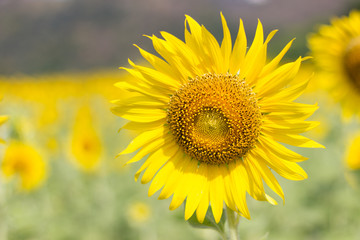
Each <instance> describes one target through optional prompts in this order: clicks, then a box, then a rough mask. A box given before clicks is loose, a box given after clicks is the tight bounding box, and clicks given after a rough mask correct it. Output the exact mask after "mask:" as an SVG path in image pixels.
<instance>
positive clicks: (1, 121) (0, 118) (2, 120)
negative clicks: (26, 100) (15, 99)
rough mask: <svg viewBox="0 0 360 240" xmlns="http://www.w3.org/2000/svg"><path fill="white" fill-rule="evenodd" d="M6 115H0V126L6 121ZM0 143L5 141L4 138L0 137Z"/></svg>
mask: <svg viewBox="0 0 360 240" xmlns="http://www.w3.org/2000/svg"><path fill="white" fill-rule="evenodd" d="M7 119H8V117H7V116H0V126H1V125H3V124H4V123H5V122H6V121H7ZM0 143H5V141H4V139H2V138H0Z"/></svg>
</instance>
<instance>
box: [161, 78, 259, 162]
mask: <svg viewBox="0 0 360 240" xmlns="http://www.w3.org/2000/svg"><path fill="white" fill-rule="evenodd" d="M167 113H168V117H167V121H168V124H169V128H170V131H171V133H172V134H173V135H174V137H175V139H176V141H177V143H178V144H179V145H180V146H181V147H182V148H183V150H184V151H185V153H186V154H188V155H190V156H191V157H193V158H195V159H197V160H198V161H200V162H205V163H208V164H224V163H225V164H226V163H229V162H231V161H233V160H235V159H239V158H241V157H242V156H244V155H245V154H246V153H247V152H248V151H249V150H250V149H251V148H253V147H254V145H255V143H256V140H257V138H258V136H259V133H260V128H261V112H260V108H259V107H258V105H257V100H256V96H255V93H254V92H253V91H252V89H251V88H250V87H249V86H248V85H247V84H246V83H245V81H243V80H241V79H239V78H238V76H236V75H235V76H233V75H229V74H227V75H223V74H205V75H203V76H197V77H195V78H193V79H190V80H189V82H188V83H186V84H184V85H182V86H181V88H180V89H179V90H178V91H177V92H175V94H174V95H173V96H171V98H170V102H169V108H168V112H167Z"/></svg>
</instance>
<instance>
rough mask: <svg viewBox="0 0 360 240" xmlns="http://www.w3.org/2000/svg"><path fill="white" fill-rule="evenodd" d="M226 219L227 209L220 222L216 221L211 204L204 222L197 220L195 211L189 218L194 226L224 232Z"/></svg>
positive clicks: (189, 221)
mask: <svg viewBox="0 0 360 240" xmlns="http://www.w3.org/2000/svg"><path fill="white" fill-rule="evenodd" d="M225 221H226V211H225V209H224V211H223V214H222V216H221V219H220V221H219V223H216V222H215V219H214V216H213V214H212V210H211V206H210V207H209V208H208V210H207V212H206V215H205V219H204V222H203V223H200V222H199V221H198V220H197V218H196V214H195V213H194V214H193V215H192V216H191V217H190V218H189V220H188V221H187V222H188V223H189V224H190V225H191V226H192V227H194V228H210V229H214V230H216V231H218V232H220V233H224V228H225Z"/></svg>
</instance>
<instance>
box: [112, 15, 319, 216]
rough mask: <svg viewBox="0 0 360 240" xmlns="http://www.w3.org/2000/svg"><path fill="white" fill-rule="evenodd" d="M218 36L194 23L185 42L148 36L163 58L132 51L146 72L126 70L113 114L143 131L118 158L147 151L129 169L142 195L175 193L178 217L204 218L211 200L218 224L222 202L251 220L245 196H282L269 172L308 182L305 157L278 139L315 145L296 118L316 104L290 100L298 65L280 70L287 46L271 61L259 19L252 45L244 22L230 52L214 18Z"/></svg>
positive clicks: (298, 88)
mask: <svg viewBox="0 0 360 240" xmlns="http://www.w3.org/2000/svg"><path fill="white" fill-rule="evenodd" d="M221 21H222V26H223V34H224V38H223V40H222V43H221V45H220V46H219V44H218V42H217V41H216V39H215V37H214V36H213V35H212V34H211V33H210V32H209V31H208V30H207V29H206V28H205V27H204V26H200V25H199V24H198V23H197V22H196V21H195V20H194V19H193V18H191V17H190V16H186V19H185V42H183V41H181V40H179V39H178V38H176V37H174V36H173V35H171V34H169V33H167V32H161V35H162V37H163V38H164V39H160V38H157V37H156V36H149V38H150V39H151V40H152V42H153V46H154V48H155V50H156V51H157V52H158V53H159V54H160V55H161V56H162V58H163V59H164V60H163V59H161V58H159V57H157V56H155V55H152V54H150V53H148V52H146V51H144V50H143V49H141V48H139V50H140V53H141V55H142V56H143V57H144V58H145V59H146V60H147V61H148V62H149V63H150V64H151V65H152V66H153V68H148V67H144V66H139V65H136V64H134V63H133V62H132V61H130V60H129V63H130V65H131V66H132V67H133V68H132V69H128V68H124V69H126V70H127V71H128V72H129V73H131V74H132V75H133V76H134V77H135V78H133V79H132V80H127V81H122V82H118V83H117V84H116V86H117V87H118V88H120V89H121V90H122V91H123V93H122V94H121V97H122V98H121V99H119V100H116V101H114V103H115V104H116V106H115V107H114V108H113V109H112V110H113V112H114V113H115V114H117V115H118V116H120V117H122V118H124V119H127V120H129V121H130V122H128V123H127V124H126V125H125V126H124V127H123V128H124V129H129V130H136V131H138V132H139V131H141V133H140V134H139V135H138V136H137V137H135V139H134V140H133V141H132V142H131V143H130V144H129V145H128V146H127V148H126V149H125V150H124V151H122V152H121V153H120V154H129V153H133V152H135V151H137V150H139V151H138V152H137V153H136V154H135V155H134V156H133V157H132V159H131V160H130V161H128V162H127V164H128V163H133V162H137V161H139V160H141V159H142V158H143V157H145V156H146V155H148V154H149V156H148V158H147V159H146V161H145V163H144V164H143V165H142V166H141V168H140V169H139V170H138V171H137V172H136V174H135V179H136V180H137V179H138V178H139V175H140V174H141V173H142V172H143V175H142V178H141V182H142V183H148V182H150V181H151V180H152V182H151V185H150V188H149V195H153V194H154V193H155V192H156V191H158V190H160V189H161V188H162V190H161V193H160V195H159V199H165V198H168V197H170V196H171V195H173V197H172V201H171V203H170V209H171V210H173V209H176V208H177V207H179V206H180V205H181V204H182V203H183V202H184V201H185V199H186V204H185V219H186V220H187V219H189V218H190V217H191V216H192V215H193V214H194V212H196V216H197V219H198V221H199V222H203V221H204V218H205V215H206V212H207V209H208V207H209V204H210V205H211V209H212V213H213V215H214V218H215V221H216V222H219V221H220V219H221V216H222V212H223V203H224V202H225V204H226V206H227V207H229V208H230V209H232V210H233V211H236V212H237V213H239V214H240V215H242V216H244V217H246V218H250V214H249V211H248V208H247V204H246V193H249V194H250V195H251V196H252V197H253V198H255V199H256V200H261V201H268V202H270V203H271V204H276V201H275V200H274V199H273V198H272V197H270V196H269V195H268V194H267V193H265V190H264V185H263V182H265V183H266V184H267V185H268V186H269V187H270V188H271V189H272V190H273V191H274V192H275V193H276V194H278V195H279V196H280V197H281V198H283V199H284V193H283V190H282V188H281V186H280V185H279V183H278V181H277V180H276V178H275V177H274V175H273V173H272V171H271V170H270V168H271V169H272V170H274V171H275V172H277V173H278V174H279V175H281V176H283V177H285V178H287V179H291V180H303V179H305V178H307V174H306V173H305V171H304V170H303V169H302V168H301V167H300V166H299V165H298V164H297V162H299V161H303V160H305V159H306V158H305V157H303V156H301V155H299V154H297V153H295V152H293V151H291V150H289V149H287V148H286V147H284V146H283V145H282V144H280V143H279V142H282V143H286V144H290V145H293V146H298V147H322V146H321V145H320V144H318V143H316V142H314V141H312V140H310V139H308V138H306V137H304V136H302V135H299V134H300V133H302V132H306V131H308V130H310V129H312V128H314V127H315V126H317V125H318V123H317V122H306V121H304V120H305V119H306V118H308V117H309V116H310V115H312V113H313V112H314V111H315V110H316V109H317V106H316V105H307V104H301V103H295V102H293V100H294V99H296V98H297V97H298V96H300V95H301V93H302V92H303V91H304V89H305V88H306V86H307V84H308V79H305V80H302V81H299V82H298V83H296V84H292V80H293V79H294V77H295V75H296V74H297V72H298V70H299V67H300V65H301V62H302V61H303V60H304V59H303V58H301V57H299V58H298V59H297V60H296V61H294V62H290V63H287V64H284V65H282V66H279V62H280V60H281V59H282V58H283V56H284V54H285V53H286V52H287V51H288V49H289V48H290V46H291V43H292V41H291V42H289V43H288V44H287V45H286V46H285V47H284V49H283V50H282V51H281V52H280V53H279V54H278V55H277V56H276V57H275V58H274V59H272V60H271V61H270V62H267V61H266V60H267V57H266V53H267V45H268V43H269V41H270V39H271V38H272V37H273V36H274V34H275V33H276V31H272V32H271V33H270V34H269V36H268V37H267V38H266V39H265V41H264V36H263V27H262V24H261V22H260V21H259V22H258V26H257V29H256V33H255V38H254V40H253V43H252V45H251V47H250V48H249V49H248V51H247V39H246V35H245V31H244V26H243V23H242V20H240V26H239V32H238V35H237V38H236V40H235V43H234V46H233V47H232V41H231V35H230V32H229V29H228V27H227V23H226V20H225V18H224V17H223V15H222V14H221Z"/></svg>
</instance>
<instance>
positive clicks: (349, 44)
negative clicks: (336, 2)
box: [308, 11, 360, 117]
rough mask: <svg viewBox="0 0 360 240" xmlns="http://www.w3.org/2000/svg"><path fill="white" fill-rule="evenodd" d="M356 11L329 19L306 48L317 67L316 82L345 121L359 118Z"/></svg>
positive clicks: (359, 52) (359, 35)
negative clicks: (340, 107)
mask: <svg viewBox="0 0 360 240" xmlns="http://www.w3.org/2000/svg"><path fill="white" fill-rule="evenodd" d="M359 25H360V11H352V12H351V13H350V14H349V16H346V17H342V18H333V19H332V20H331V24H330V25H323V26H321V27H320V28H319V31H318V32H317V33H313V34H311V35H310V36H309V39H308V44H309V48H310V50H311V54H312V55H313V56H314V61H315V63H316V66H317V80H318V81H319V82H322V83H323V84H321V86H323V87H324V88H325V89H326V90H328V91H329V92H330V94H331V95H332V96H333V98H334V99H335V100H336V101H338V102H340V103H341V105H342V108H343V113H344V116H345V117H350V116H352V115H354V114H357V115H359V113H360V111H359V110H358V106H357V103H358V102H359V101H360V28H359Z"/></svg>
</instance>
